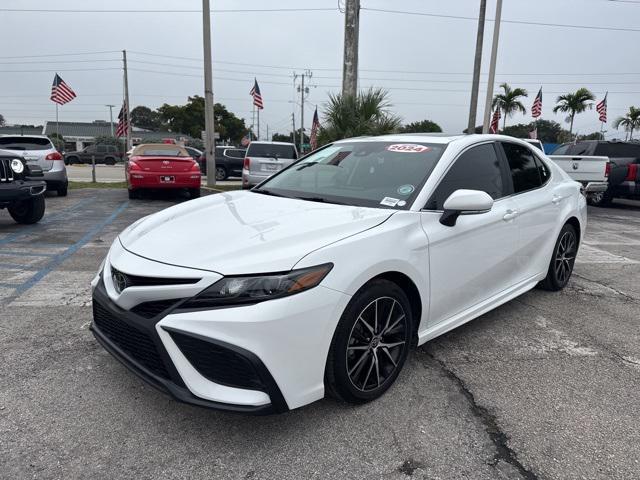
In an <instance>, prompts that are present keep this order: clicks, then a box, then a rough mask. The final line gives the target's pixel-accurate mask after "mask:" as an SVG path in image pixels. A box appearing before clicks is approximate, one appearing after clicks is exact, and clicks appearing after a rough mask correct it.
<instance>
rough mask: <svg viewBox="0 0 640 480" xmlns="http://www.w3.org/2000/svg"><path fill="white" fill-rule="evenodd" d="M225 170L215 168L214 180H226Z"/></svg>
mask: <svg viewBox="0 0 640 480" xmlns="http://www.w3.org/2000/svg"><path fill="white" fill-rule="evenodd" d="M227 176H228V175H227V169H226V168H224V167H216V180H217V181H219V182H220V181H222V180H226V179H227Z"/></svg>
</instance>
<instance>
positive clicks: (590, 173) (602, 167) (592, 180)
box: [549, 155, 610, 203]
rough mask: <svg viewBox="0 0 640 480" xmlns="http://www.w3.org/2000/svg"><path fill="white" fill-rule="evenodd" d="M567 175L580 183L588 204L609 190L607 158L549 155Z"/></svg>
mask: <svg viewBox="0 0 640 480" xmlns="http://www.w3.org/2000/svg"><path fill="white" fill-rule="evenodd" d="M549 158H550V159H551V160H553V161H554V162H555V163H556V165H558V166H559V167H560V168H561V169H562V170H564V171H565V172H566V173H567V175H569V176H570V177H571V178H572V179H574V180H575V181H576V182H580V183H581V184H582V187H583V193H584V194H585V195H586V197H587V202H588V203H593V198H596V199H597V198H600V197H602V194H603V192H605V191H606V190H607V189H608V188H609V184H608V183H607V180H608V176H609V167H610V165H609V157H595V156H594V157H592V156H584V155H549Z"/></svg>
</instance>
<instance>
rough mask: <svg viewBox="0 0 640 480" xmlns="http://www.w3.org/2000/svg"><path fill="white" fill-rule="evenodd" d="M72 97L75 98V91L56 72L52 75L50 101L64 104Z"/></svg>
mask: <svg viewBox="0 0 640 480" xmlns="http://www.w3.org/2000/svg"><path fill="white" fill-rule="evenodd" d="M74 98H76V93H75V92H74V91H73V90H71V87H69V85H67V84H66V83H64V80H62V78H60V75H58V74H57V73H56V76H55V77H53V85H51V101H53V102H55V103H57V104H58V105H64V104H65V103H69V102H70V101H71V100H73V99H74Z"/></svg>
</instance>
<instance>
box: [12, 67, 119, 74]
mask: <svg viewBox="0 0 640 480" xmlns="http://www.w3.org/2000/svg"><path fill="white" fill-rule="evenodd" d="M60 70H62V69H60V68H54V69H52V68H48V69H45V70H2V73H3V74H4V73H40V72H49V73H55V72H59V71H60ZM104 70H122V69H121V68H118V67H106V68H65V69H64V71H65V72H96V71H104Z"/></svg>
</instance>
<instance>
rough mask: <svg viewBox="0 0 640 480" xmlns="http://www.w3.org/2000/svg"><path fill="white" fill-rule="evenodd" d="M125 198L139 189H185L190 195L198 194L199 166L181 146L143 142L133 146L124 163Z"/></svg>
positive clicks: (197, 195) (134, 196)
mask: <svg viewBox="0 0 640 480" xmlns="http://www.w3.org/2000/svg"><path fill="white" fill-rule="evenodd" d="M125 172H126V178H127V188H128V189H129V198H138V197H139V196H140V193H141V191H142V190H148V189H163V190H166V189H187V190H188V191H189V195H190V196H191V198H197V197H199V196H200V183H201V182H200V179H201V173H200V167H199V166H198V162H196V161H195V160H194V159H193V158H191V157H190V156H189V153H188V152H187V151H186V150H185V148H184V147H181V146H179V145H171V144H167V143H158V144H154V143H146V144H142V145H138V146H136V147H134V148H133V151H132V152H131V155H130V156H129V160H128V161H127V163H126V166H125Z"/></svg>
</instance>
